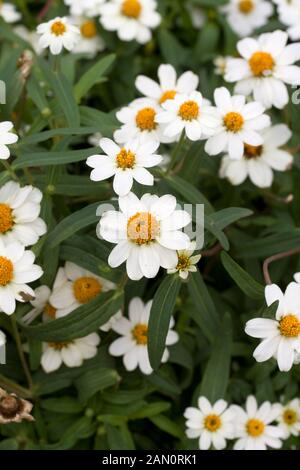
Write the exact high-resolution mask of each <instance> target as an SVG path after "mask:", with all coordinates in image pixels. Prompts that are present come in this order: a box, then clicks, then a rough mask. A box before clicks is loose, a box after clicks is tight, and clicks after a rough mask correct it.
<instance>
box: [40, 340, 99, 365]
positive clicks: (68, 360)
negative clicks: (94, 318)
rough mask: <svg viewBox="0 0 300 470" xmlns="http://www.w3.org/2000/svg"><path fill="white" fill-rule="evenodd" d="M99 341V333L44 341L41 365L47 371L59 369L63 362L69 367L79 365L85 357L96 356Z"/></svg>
mask: <svg viewBox="0 0 300 470" xmlns="http://www.w3.org/2000/svg"><path fill="white" fill-rule="evenodd" d="M99 343H100V338H99V335H98V334H97V333H91V334H90V335H88V336H84V337H83V338H79V339H74V340H72V341H64V342H60V343H54V342H52V343H43V354H42V358H41V365H42V367H43V369H44V371H45V372H47V373H49V372H53V371H55V370H57V369H59V368H60V366H61V365H62V364H65V365H66V366H67V367H79V366H81V365H82V364H83V361H84V360H85V359H91V358H92V357H94V356H96V354H97V346H98V344H99Z"/></svg>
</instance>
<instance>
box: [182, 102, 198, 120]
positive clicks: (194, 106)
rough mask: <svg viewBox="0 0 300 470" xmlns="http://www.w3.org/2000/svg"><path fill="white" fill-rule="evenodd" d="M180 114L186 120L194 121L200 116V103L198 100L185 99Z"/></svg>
mask: <svg viewBox="0 0 300 470" xmlns="http://www.w3.org/2000/svg"><path fill="white" fill-rule="evenodd" d="M178 114H179V116H180V117H181V119H183V120H184V121H193V119H197V117H198V116H199V105H198V103H196V101H192V100H189V101H185V102H184V103H182V105H181V106H180V108H179V112H178Z"/></svg>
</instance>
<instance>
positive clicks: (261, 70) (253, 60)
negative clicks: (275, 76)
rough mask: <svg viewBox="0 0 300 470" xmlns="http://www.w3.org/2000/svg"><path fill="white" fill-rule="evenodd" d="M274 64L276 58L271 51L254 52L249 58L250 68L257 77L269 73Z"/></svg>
mask: <svg viewBox="0 0 300 470" xmlns="http://www.w3.org/2000/svg"><path fill="white" fill-rule="evenodd" d="M274 65H275V62H274V59H273V57H272V56H271V54H269V52H254V54H253V55H252V56H251V57H250V59H249V66H250V69H251V70H252V73H253V75H255V76H256V77H262V76H266V75H269V74H270V73H271V72H272V70H273V68H274Z"/></svg>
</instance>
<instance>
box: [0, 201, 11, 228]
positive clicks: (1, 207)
mask: <svg viewBox="0 0 300 470" xmlns="http://www.w3.org/2000/svg"><path fill="white" fill-rule="evenodd" d="M12 212H13V211H12V209H11V208H10V207H9V205H8V204H0V233H6V232H8V230H10V229H12V227H13V225H14V219H13V215H12Z"/></svg>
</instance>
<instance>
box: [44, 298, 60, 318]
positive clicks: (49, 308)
mask: <svg viewBox="0 0 300 470" xmlns="http://www.w3.org/2000/svg"><path fill="white" fill-rule="evenodd" d="M56 312H57V309H56V308H55V307H53V305H51V304H50V302H47V303H46V305H45V307H44V313H46V315H48V316H49V317H51V318H55V316H56Z"/></svg>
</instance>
